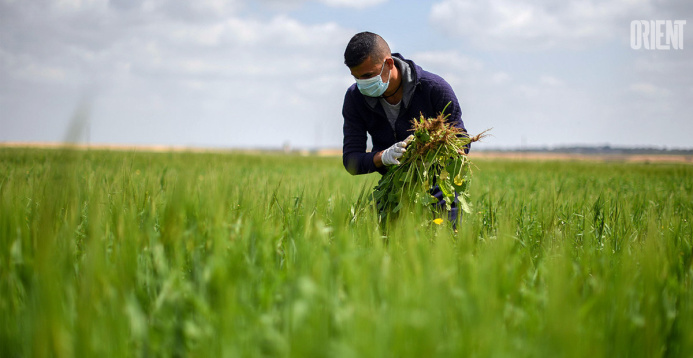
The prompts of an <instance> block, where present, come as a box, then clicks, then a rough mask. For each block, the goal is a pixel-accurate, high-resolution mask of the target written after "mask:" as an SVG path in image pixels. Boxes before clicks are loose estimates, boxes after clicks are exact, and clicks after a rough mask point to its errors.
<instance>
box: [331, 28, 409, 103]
mask: <svg viewBox="0 0 693 358" xmlns="http://www.w3.org/2000/svg"><path fill="white" fill-rule="evenodd" d="M344 63H345V64H346V65H347V67H349V71H350V72H351V75H352V76H354V78H355V79H356V84H357V86H358V89H359V91H361V93H362V94H364V95H366V96H369V97H380V96H383V95H384V94H385V93H386V91H387V90H388V89H389V88H390V85H391V84H392V83H391V82H390V79H392V78H397V76H398V74H397V70H396V68H395V61H394V60H393V59H392V53H390V46H388V45H387V42H385V40H383V38H382V37H380V36H378V35H376V34H374V33H372V32H361V33H358V34H356V35H354V37H352V38H351V40H350V41H349V44H348V45H347V48H346V51H344ZM386 69H387V71H386ZM396 83H400V82H396Z"/></svg>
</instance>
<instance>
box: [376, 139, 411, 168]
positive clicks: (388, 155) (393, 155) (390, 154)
mask: <svg viewBox="0 0 693 358" xmlns="http://www.w3.org/2000/svg"><path fill="white" fill-rule="evenodd" d="M412 139H414V136H413V135H410V136H409V137H407V139H405V140H403V141H401V142H397V143H395V144H393V145H392V146H391V147H390V148H387V149H385V150H384V151H383V155H382V157H381V159H382V161H383V164H385V165H399V160H398V159H399V158H401V157H402V155H404V152H406V151H407V149H406V148H407V145H408V144H409V143H410V142H411V141H412Z"/></svg>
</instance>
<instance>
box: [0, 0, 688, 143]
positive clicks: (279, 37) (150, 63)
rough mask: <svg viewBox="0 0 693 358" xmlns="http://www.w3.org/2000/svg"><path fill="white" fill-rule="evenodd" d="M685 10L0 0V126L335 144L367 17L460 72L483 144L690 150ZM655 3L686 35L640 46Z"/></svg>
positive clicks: (41, 132) (20, 135)
mask: <svg viewBox="0 0 693 358" xmlns="http://www.w3.org/2000/svg"><path fill="white" fill-rule="evenodd" d="M691 14H693V4H690V3H689V2H687V1H683V0H678V1H653V0H652V1H650V0H606V1H577V0H568V1H563V2H551V1H544V0H532V1H530V0H517V1H513V0H494V1H489V2H474V1H470V0H439V1H387V0H370V1H369V0H315V1H307V0H306V1H304V0H283V1H282V0H259V1H243V0H232V1H222V0H199V1H195V2H191V1H183V0H174V1H166V0H119V1H115V0H111V1H109V0H55V1H46V0H36V1H17V0H0V78H1V79H2V81H0V142H18V141H19V142H26V141H28V142H60V141H64V140H66V139H67V138H70V139H73V140H74V139H76V140H78V141H81V142H86V141H89V142H91V143H101V144H124V145H129V144H133V145H175V146H194V147H219V148H258V147H260V148H279V147H282V146H284V145H285V144H289V145H290V146H291V147H294V148H315V147H322V148H338V147H341V142H342V129H341V128H342V117H341V105H342V99H343V95H344V92H345V90H346V88H347V87H348V86H349V85H350V84H351V83H353V79H352V78H350V76H349V71H348V69H347V68H346V67H345V66H344V65H343V58H342V55H343V52H344V47H345V46H346V43H347V41H348V40H349V38H350V37H351V36H352V35H353V34H355V33H356V32H359V31H364V30H368V31H373V32H376V33H378V34H380V35H382V36H383V37H384V38H385V39H386V40H387V41H388V42H389V44H390V47H391V48H392V50H393V52H399V53H401V54H402V55H404V56H405V57H406V58H409V59H412V60H414V61H415V62H416V63H417V64H419V65H421V66H422V67H424V68H425V69H427V70H429V71H432V72H434V73H437V74H439V75H441V76H443V77H444V78H445V79H446V80H447V81H448V82H450V84H451V85H452V87H453V89H454V90H455V92H456V93H457V96H458V98H459V100H460V102H461V104H462V109H463V120H464V121H465V124H466V126H467V128H468V129H469V131H470V132H472V133H477V132H480V131H482V130H484V129H487V128H493V130H492V133H493V137H491V138H489V139H488V140H486V142H485V143H482V144H480V145H479V146H478V147H480V148H484V147H485V148H512V147H518V146H520V145H522V144H524V145H529V146H544V145H545V146H562V145H604V144H610V145H615V146H657V147H667V148H691V147H693V140H691V137H690V133H693V121H691V102H692V101H693V42H690V41H693V34H692V32H691V28H690V26H692V25H693V23H690V22H691ZM662 19H663V20H687V22H688V23H690V24H686V25H685V26H684V30H683V31H684V44H685V46H684V49H682V50H669V51H666V50H655V51H652V50H644V49H640V50H633V49H631V48H630V23H631V21H632V20H662ZM689 42H690V45H689V44H688V43H689ZM689 47H690V48H689ZM76 113H79V114H81V117H79V118H83V119H84V121H85V122H84V123H85V125H83V126H78V127H77V130H76V131H75V132H76V134H73V135H68V130H69V128H70V123H71V121H72V119H73V118H75V116H76ZM86 123H88V125H86Z"/></svg>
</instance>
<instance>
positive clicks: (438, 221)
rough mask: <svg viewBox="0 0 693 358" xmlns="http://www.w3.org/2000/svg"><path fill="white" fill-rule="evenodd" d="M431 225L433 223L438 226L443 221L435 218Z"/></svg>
mask: <svg viewBox="0 0 693 358" xmlns="http://www.w3.org/2000/svg"><path fill="white" fill-rule="evenodd" d="M433 223H435V224H436V225H440V224H442V223H443V219H441V218H437V219H435V220H433Z"/></svg>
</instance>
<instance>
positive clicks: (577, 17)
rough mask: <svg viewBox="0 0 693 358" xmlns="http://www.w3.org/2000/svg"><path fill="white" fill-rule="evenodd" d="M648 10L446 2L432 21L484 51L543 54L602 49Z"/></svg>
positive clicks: (643, 2)
mask: <svg viewBox="0 0 693 358" xmlns="http://www.w3.org/2000/svg"><path fill="white" fill-rule="evenodd" d="M648 12H651V5H650V3H649V1H647V0H611V1H580V0H569V1H562V2H552V1H532V0H520V1H516V0H493V1H485V2H484V1H482V2H479V1H473V0H444V1H441V2H438V3H436V4H435V5H433V7H432V9H431V13H430V15H429V20H430V22H431V24H433V26H436V27H437V28H439V29H440V30H441V31H443V32H444V33H446V34H449V35H451V36H453V37H462V38H467V39H469V41H470V42H471V43H472V44H474V45H475V46H478V47H480V48H484V49H494V50H499V49H502V50H537V49H547V48H584V47H592V46H597V45H599V44H602V43H603V42H604V41H607V40H610V39H612V38H614V37H618V36H622V35H623V31H622V28H626V27H627V26H626V25H624V23H625V24H627V23H626V22H624V20H625V19H629V18H630V17H629V16H631V17H632V16H635V15H636V14H642V13H648ZM626 34H627V33H626Z"/></svg>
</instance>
